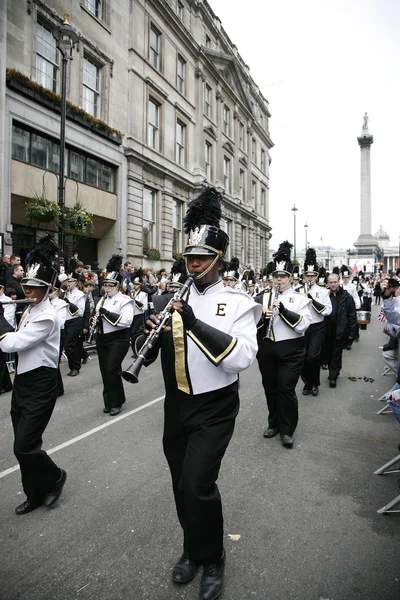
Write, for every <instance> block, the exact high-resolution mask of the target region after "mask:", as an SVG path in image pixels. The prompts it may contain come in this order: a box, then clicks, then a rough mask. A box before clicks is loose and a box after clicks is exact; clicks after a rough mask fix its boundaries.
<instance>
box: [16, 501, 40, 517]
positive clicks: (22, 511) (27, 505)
mask: <svg viewBox="0 0 400 600" xmlns="http://www.w3.org/2000/svg"><path fill="white" fill-rule="evenodd" d="M42 504H43V502H30V501H29V500H28V499H26V500H25V502H23V503H22V504H20V505H19V506H17V508H16V509H15V514H16V515H26V514H27V513H30V512H32V511H33V510H35V508H38V506H42Z"/></svg>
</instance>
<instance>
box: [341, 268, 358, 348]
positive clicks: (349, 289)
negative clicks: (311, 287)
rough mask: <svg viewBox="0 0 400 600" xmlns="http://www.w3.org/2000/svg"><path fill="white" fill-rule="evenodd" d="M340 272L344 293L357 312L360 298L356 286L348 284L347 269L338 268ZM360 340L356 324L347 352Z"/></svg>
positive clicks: (348, 273)
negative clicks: (352, 302)
mask: <svg viewBox="0 0 400 600" xmlns="http://www.w3.org/2000/svg"><path fill="white" fill-rule="evenodd" d="M340 271H341V273H342V278H343V281H342V288H343V289H344V290H346V292H348V293H349V294H350V296H352V297H353V300H354V304H355V305H356V311H357V310H361V299H360V296H359V295H358V292H357V286H356V285H355V284H354V283H350V270H349V267H346V265H342V266H341V267H340ZM359 339H360V326H359V324H358V323H357V325H356V333H355V336H354V340H348V342H347V346H346V348H347V350H351V347H352V345H353V342H354V341H356V342H358V341H359Z"/></svg>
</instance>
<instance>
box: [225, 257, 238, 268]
mask: <svg viewBox="0 0 400 600" xmlns="http://www.w3.org/2000/svg"><path fill="white" fill-rule="evenodd" d="M239 266H240V263H239V259H238V258H237V257H236V256H233V257H232V258H231V260H230V262H229V264H228V265H227V271H239Z"/></svg>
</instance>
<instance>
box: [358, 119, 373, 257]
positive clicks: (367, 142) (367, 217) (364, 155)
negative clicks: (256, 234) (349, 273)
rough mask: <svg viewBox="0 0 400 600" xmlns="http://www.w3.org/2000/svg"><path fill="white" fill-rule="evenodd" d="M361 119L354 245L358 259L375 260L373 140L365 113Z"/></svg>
mask: <svg viewBox="0 0 400 600" xmlns="http://www.w3.org/2000/svg"><path fill="white" fill-rule="evenodd" d="M363 119H364V121H363V126H362V132H361V135H360V137H358V138H357V141H358V144H359V146H360V150H361V198H360V200H361V205H360V235H359V236H358V239H357V241H356V242H354V245H355V247H356V248H357V254H358V257H359V258H375V256H376V252H377V250H378V246H377V242H376V239H375V238H374V236H373V235H372V233H371V144H373V142H374V138H373V136H372V135H371V134H370V133H369V131H368V115H367V113H365V115H364V117H363Z"/></svg>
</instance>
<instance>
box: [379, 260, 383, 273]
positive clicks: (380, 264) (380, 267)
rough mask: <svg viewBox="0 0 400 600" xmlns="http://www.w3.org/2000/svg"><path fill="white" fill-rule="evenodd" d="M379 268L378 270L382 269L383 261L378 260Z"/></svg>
mask: <svg viewBox="0 0 400 600" xmlns="http://www.w3.org/2000/svg"><path fill="white" fill-rule="evenodd" d="M379 270H380V271H383V262H380V263H379Z"/></svg>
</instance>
